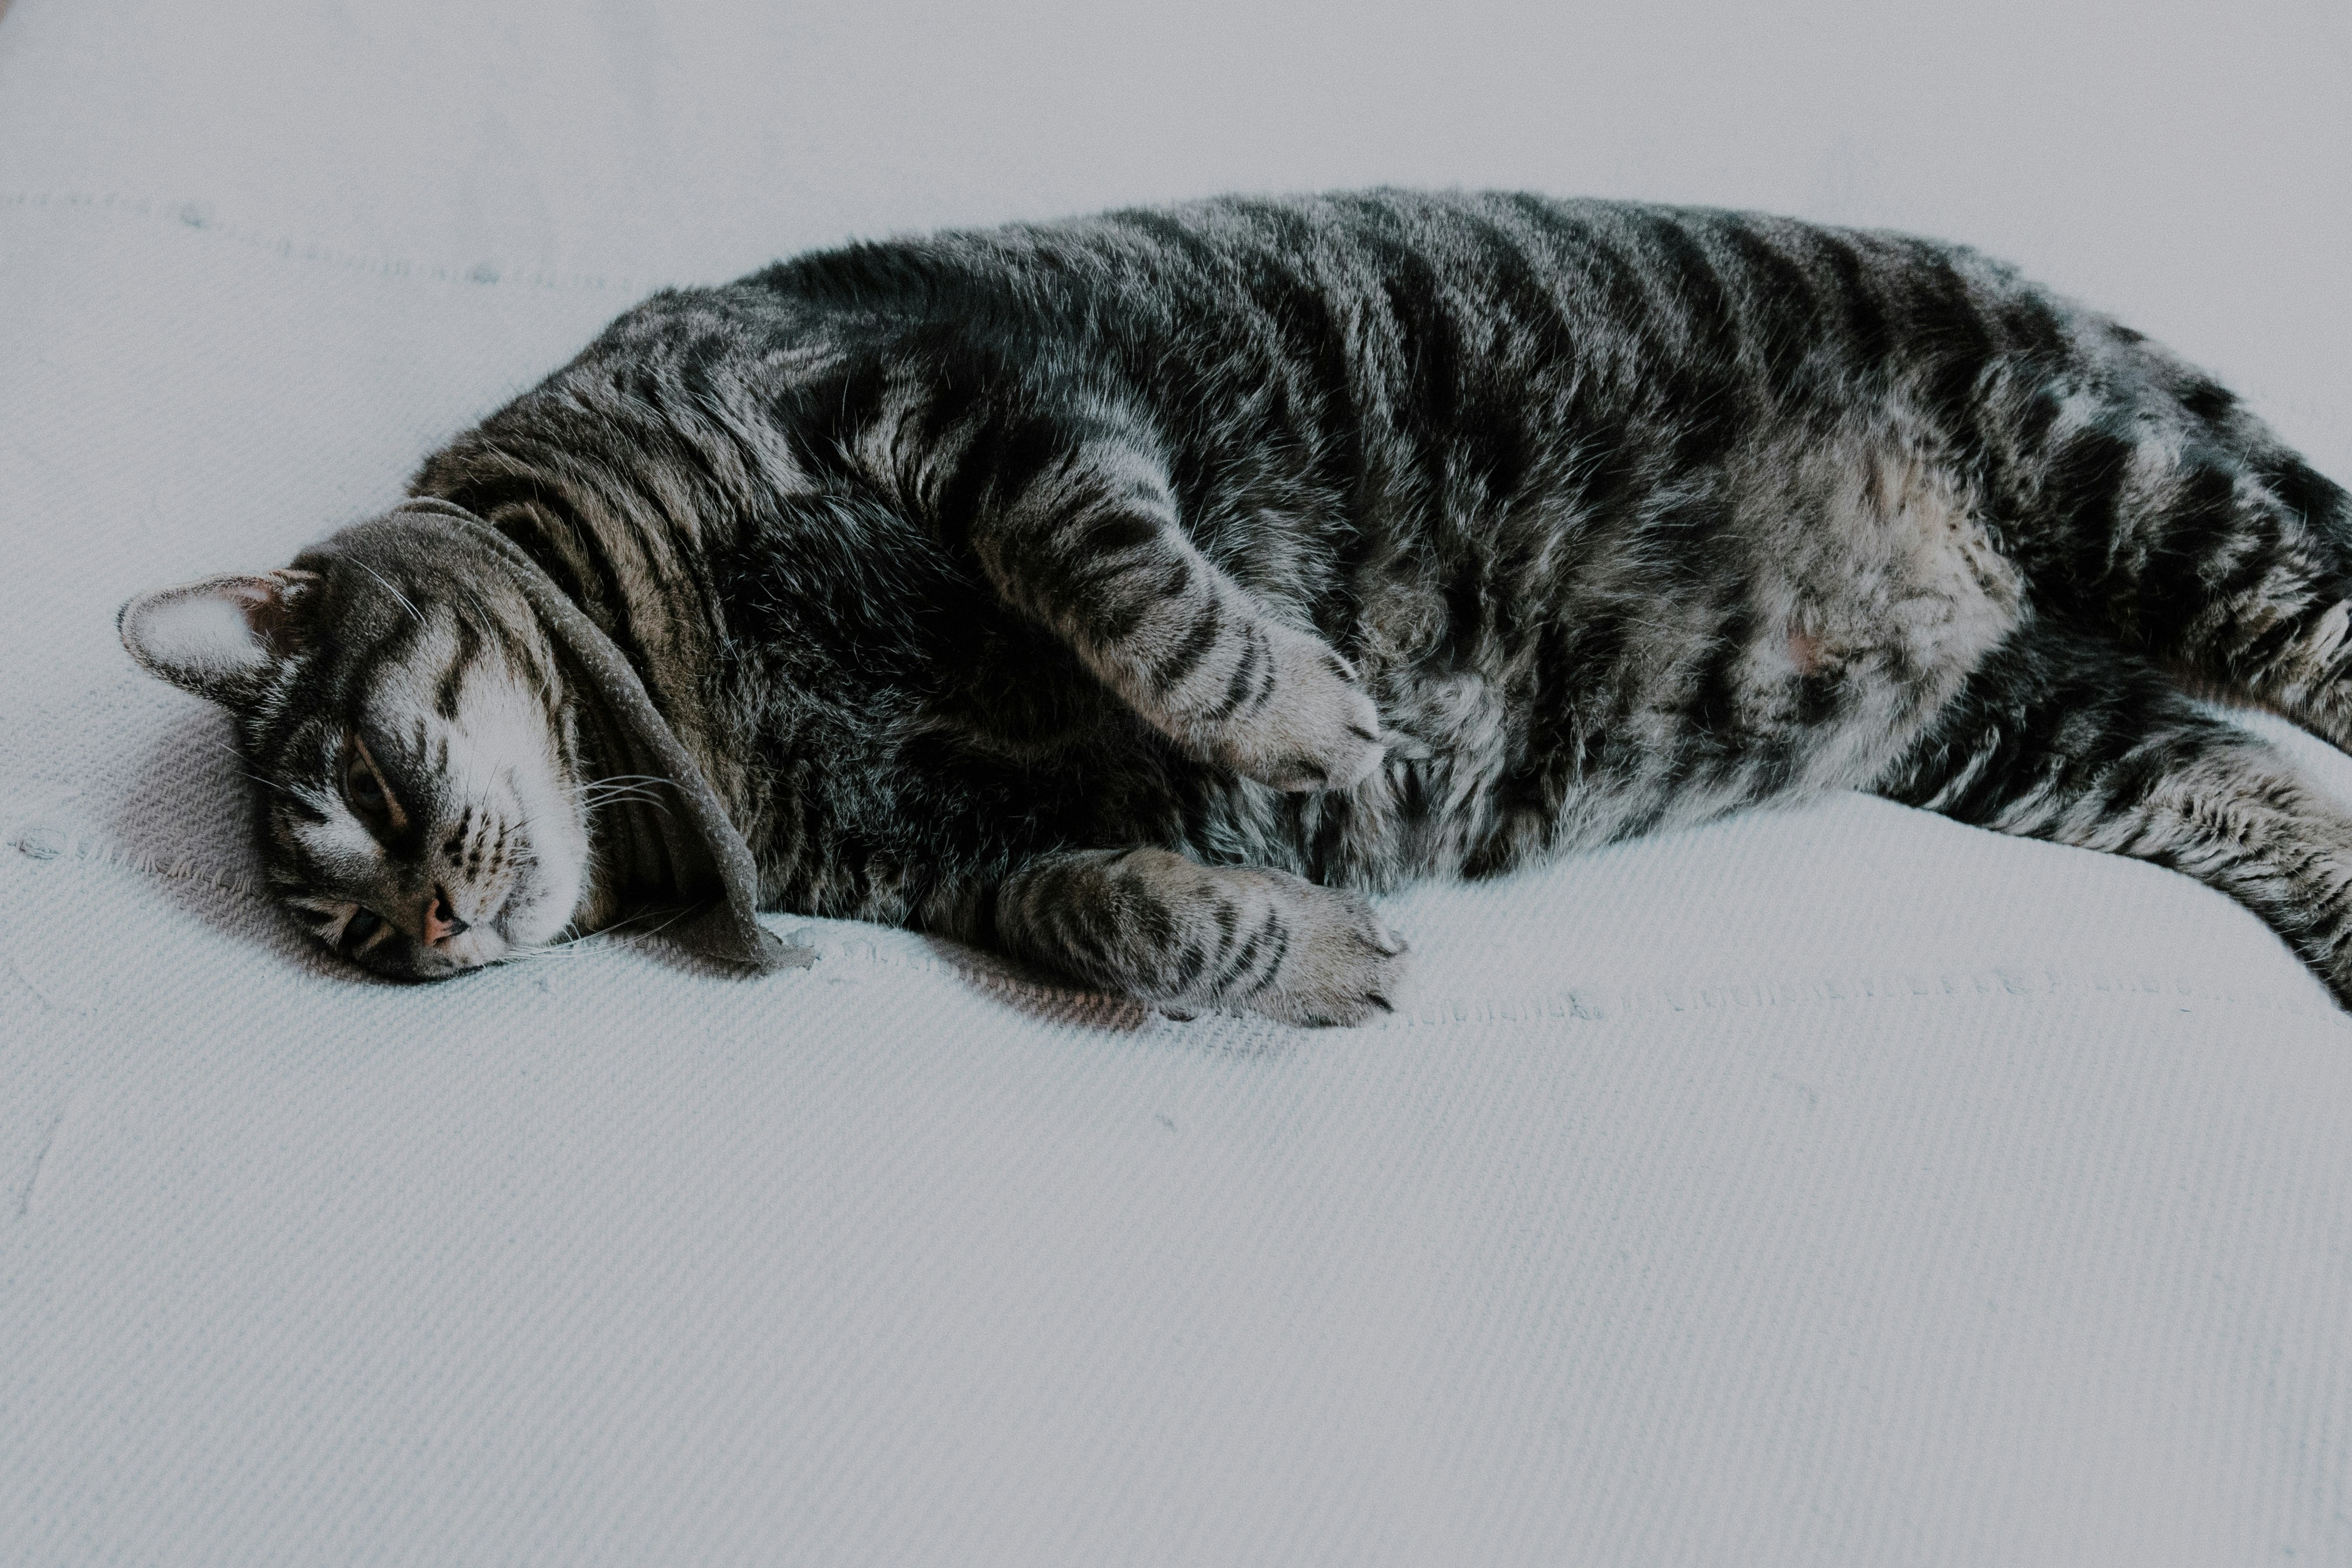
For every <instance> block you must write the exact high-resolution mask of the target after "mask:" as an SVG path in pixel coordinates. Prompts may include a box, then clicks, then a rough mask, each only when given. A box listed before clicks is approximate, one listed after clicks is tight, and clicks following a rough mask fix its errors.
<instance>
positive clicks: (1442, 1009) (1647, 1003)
mask: <svg viewBox="0 0 2352 1568" xmlns="http://www.w3.org/2000/svg"><path fill="white" fill-rule="evenodd" d="M7 843H8V845H9V846H10V847H13V848H15V849H16V850H17V851H18V852H19V853H21V854H23V855H25V856H26V858H30V859H34V860H37V861H50V860H61V859H62V860H71V861H73V862H74V863H76V864H78V865H85V866H98V867H103V868H108V869H112V870H125V871H135V872H140V873H143V874H145V875H149V876H157V877H165V878H170V879H175V880H182V881H189V882H193V883H195V884H196V885H198V886H201V887H207V888H213V889H218V890H219V891H222V892H226V893H229V894H232V895H234V896H236V897H238V898H244V899H250V900H254V901H256V902H261V903H267V902H268V901H269V900H268V894H267V893H265V892H263V891H262V890H260V889H257V888H256V887H254V886H253V885H252V883H251V882H249V881H248V880H247V879H244V878H242V877H238V876H235V875H232V874H230V873H227V872H219V871H210V870H206V869H205V868H201V867H199V866H197V865H196V864H195V861H194V858H193V857H189V856H181V857H179V858H176V859H165V858H163V857H160V856H151V855H141V854H137V853H135V852H132V851H129V850H126V849H123V848H121V847H117V846H113V845H110V844H108V843H106V842H105V841H103V840H101V839H100V838H97V837H91V836H88V835H72V834H68V833H65V832H63V831H62V830H60V829H58V828H53V827H34V828H27V829H24V830H21V831H19V832H17V833H16V835H14V836H13V837H10V838H9V839H8V840H7ZM780 934H781V935H782V937H783V939H784V940H785V941H786V942H799V943H803V944H805V945H807V946H809V947H812V948H814V949H815V950H816V952H817V953H818V954H819V957H820V960H821V961H832V962H834V963H845V962H855V963H859V964H863V965H866V966H867V967H869V968H875V969H886V970H895V971H898V972H899V973H908V974H927V975H931V976H934V977H944V978H948V979H952V980H956V981H960V982H961V983H963V984H970V985H974V986H977V987H980V988H981V989H982V990H986V991H991V992H994V993H997V994H1001V995H1003V996H1005V997H1007V998H1010V999H1014V1000H1018V1001H1021V1002H1024V1003H1028V1004H1030V1005H1034V1006H1038V1007H1042V1008H1050V1009H1052V1010H1054V1011H1055V1012H1056V1013H1061V1014H1066V1015H1071V1016H1069V1017H1067V1018H1066V1020H1065V1021H1067V1022H1097V1023H1101V1024H1104V1025H1109V1026H1123V1027H1127V1028H1135V1027H1138V1026H1142V1025H1145V1024H1148V1023H1150V1022H1152V1021H1153V1020H1154V1019H1155V1018H1156V1017H1157V1015H1156V1014H1154V1013H1153V1012H1152V1011H1151V1010H1150V1009H1149V1008H1147V1007H1145V1006H1143V1005H1141V1004H1139V1003H1135V1002H1130V1001H1127V1000H1124V999H1122V998H1119V997H1114V996H1106V995H1104V994H1101V993H1099V992H1094V991H1085V990H1079V989H1076V988H1074V987H1070V986H1064V985H1055V984H1051V983H1048V982H1042V981H1034V980H1026V979H1024V978H1022V977H1021V976H1019V975H1017V974H1012V973H1006V972H1004V971H1003V970H1002V969H999V968H997V967H995V966H993V965H992V964H989V963H985V962H982V963H970V962H964V961H961V960H959V959H956V958H954V957H951V956H949V955H947V954H943V953H940V954H927V953H919V952H905V951H894V950H893V949H892V948H890V947H886V946H885V945H884V944H883V943H882V942H877V941H874V940H870V939H866V938H862V937H840V938H834V939H831V940H827V939H825V938H824V937H822V936H820V935H819V934H818V933H817V932H816V931H814V930H813V929H812V928H809V927H806V926H803V927H801V928H799V929H798V930H791V929H787V930H785V931H782V932H781V933H780ZM909 934H910V935H911V934H913V933H909ZM916 940H921V939H920V938H919V936H918V937H916ZM582 941H583V952H593V951H594V950H595V948H596V947H598V946H604V945H608V944H606V943H604V942H601V941H600V939H599V938H598V937H597V936H590V937H586V938H583V939H582ZM629 941H630V938H628V937H627V936H626V935H623V936H620V937H616V938H614V940H613V941H612V942H611V943H609V945H612V946H621V945H625V943H626V942H629ZM591 944H593V945H591ZM814 973H817V974H819V975H820V976H822V975H824V973H825V970H824V966H823V963H820V966H819V968H818V969H817V970H816V971H815V972H814ZM1921 996H1995V997H2008V998H2011V999H2013V1000H2019V1001H2038V1000H2061V999H2074V998H2088V997H2094V996H2104V997H2107V998H2110V999H2114V1000H2140V999H2147V998H2162V999H2167V1000H2170V1001H2173V1002H2174V1003H2176V1004H2177V1005H2183V1006H2205V1007H2215V1006H2219V1007H2228V1008H2232V1009H2237V1010H2242V1011H2245V1012H2250V1013H2259V1014H2267V1015H2272V1016H2283V1017H2290V1018H2297V1019H2304V1020H2309V1021H2315V1022H2320V1021H2324V1022H2327V1023H2330V1024H2332V1025H2333V1026H2336V1027H2337V1028H2340V1029H2345V1030H2347V1031H2352V1015H2347V1014H2346V1013H2345V1012H2343V1011H2342V1010H2340V1009H2338V1008H2336V1007H2333V1006H2328V1005H2320V1004H2314V1003H2309V1002H2304V1001H2300V1000H2292V999H2289V998H2287V997H2284V996H2278V995H2275V994H2262V993H2254V994H2243V993H2238V992H2232V991H2221V990H2217V989H2214V988H2212V987H2210V986H2202V985H2193V984H2189V983H2188V982H2186V981H2180V980H2164V979H2160V978H2158V977H2157V976H2154V975H2150V974H2145V973H2141V974H2120V973H2107V974H2077V975H2062V974H2060V973H2058V972H2057V971H2056V970H2054V969H2040V970H2032V969H2023V968H2014V967H1999V966H1997V967H1993V968H1988V969H1972V970H1958V971H1893V972H1886V973H1876V974H1864V975H1822V974H1812V975H1786V974H1784V975H1779V976H1771V977H1766V978H1759V979H1752V980H1734V981H1723V982H1717V983H1715V984H1688V985H1672V984H1669V985H1649V986H1616V987H1611V986H1605V985H1595V986H1569V987H1566V988H1562V989H1557V990H1549V991H1546V990H1540V989H1538V990H1529V991H1525V992H1521V993H1517V994H1512V995H1505V996H1492V995H1490V996H1484V997H1476V998H1468V997H1458V996H1456V997H1424V998H1422V999H1421V1000H1419V1001H1418V1002H1415V1003H1414V1004H1413V1005H1411V1006H1409V1007H1408V1008H1406V1009H1405V1010H1404V1011H1402V1012H1400V1013H1398V1014H1396V1015H1395V1016H1392V1017H1387V1018H1379V1019H1374V1020H1373V1021H1372V1022H1370V1023H1368V1024H1365V1025H1362V1026H1360V1029H1362V1030H1365V1031H1370V1032H1373V1033H1392V1032H1395V1031H1398V1030H1404V1029H1417V1028H1430V1027H1439V1026H1447V1025H1463V1024H1523V1025H1525V1024H1540V1023H1547V1022H1559V1023H1564V1022H1569V1021H1571V1020H1573V1021H1577V1022H1583V1023H1612V1022H1622V1021H1625V1020H1630V1019H1636V1018H1654V1017H1664V1016H1674V1015H1688V1016H1694V1017H1696V1016H1705V1015H1710V1014H1719V1013H1726V1012H1732V1013H1737V1012H1760V1011H1762V1010H1763V1009H1765V1008H1767V1007H1785V1006H1803V1005H1822V1004H1827V1003H1838V1002H1892V1001H1903V1000H1907V999H1910V998H1916V997H1921ZM1201 1023H1202V1025H1203V1026H1209V1027H1211V1028H1214V1027H1215V1026H1218V1025H1226V1026H1231V1025H1236V1024H1238V1025H1244V1026H1251V1027H1252V1028H1253V1030H1254V1031H1255V1029H1256V1028H1258V1027H1264V1028H1268V1029H1274V1030H1277V1031H1279V1030H1281V1029H1282V1028H1283V1026H1281V1025H1279V1024H1276V1023H1275V1022H1273V1021H1272V1020H1270V1019H1263V1018H1258V1017H1255V1016H1253V1015H1246V1014H1231V1015H1227V1014H1204V1015H1202V1018H1201Z"/></svg>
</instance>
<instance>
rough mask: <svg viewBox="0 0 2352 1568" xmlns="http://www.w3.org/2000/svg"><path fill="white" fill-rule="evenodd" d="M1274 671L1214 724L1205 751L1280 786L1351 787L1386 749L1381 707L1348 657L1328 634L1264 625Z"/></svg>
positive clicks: (1376, 764)
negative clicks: (1254, 694)
mask: <svg viewBox="0 0 2352 1568" xmlns="http://www.w3.org/2000/svg"><path fill="white" fill-rule="evenodd" d="M1265 637H1266V647H1265V657H1267V658H1269V659H1270V661H1271V667H1272V677H1271V679H1270V681H1269V682H1268V683H1267V685H1266V686H1265V687H1264V688H1262V696H1260V697H1258V698H1257V700H1254V701H1252V702H1251V703H1249V704H1248V705H1247V706H1246V707H1244V709H1243V710H1241V711H1239V712H1236V713H1235V714H1234V716H1233V717H1231V718H1230V719H1227V720H1225V721H1223V722H1221V723H1218V724H1216V725H1214V726H1213V727H1212V728H1210V729H1209V731H1208V733H1207V735H1206V736H1205V737H1204V739H1205V741H1206V750H1207V751H1208V752H1209V754H1210V756H1211V757H1212V758H1213V759H1214V760H1215V761H1217V762H1220V763H1223V764H1224V765H1225V766H1227V767H1229V768H1231V769H1233V770H1234V772H1235V773H1240V774H1241V775H1242V776H1243V777H1244V778H1252V779H1255V780H1257V781H1258V782H1259V783H1260V784H1272V785H1273V786H1274V787H1275V788H1276V789H1280V790H1292V791H1306V790H1331V789H1352V788H1354V787H1355V786H1356V785H1357V784H1361V783H1363V782H1364V780H1365V779H1367V778H1369V777H1370V776H1371V773H1372V770H1373V769H1375V768H1377V767H1379V766H1380V764H1381V757H1382V756H1383V755H1384V754H1385V753H1386V748H1385V746H1384V745H1383V744H1382V742H1381V713H1380V709H1379V708H1378V707H1377V706H1375V705H1374V703H1373V701H1372V699H1371V697H1370V694H1369V693H1368V692H1366V691H1365V690H1364V689H1363V688H1362V687H1361V686H1360V685H1359V684H1358V683H1357V680H1356V672H1355V670H1354V669H1353V668H1350V667H1349V664H1348V661H1347V660H1346V659H1343V658H1340V657H1339V655H1338V654H1336V653H1334V652H1332V651H1331V649H1330V648H1329V647H1327V646H1325V644H1324V643H1323V642H1322V641H1321V639H1319V638H1317V637H1308V636H1307V635H1306V634H1304V633H1302V632H1296V631H1292V630H1291V629H1290V628H1289V627H1287V626H1278V625H1269V626H1266V627H1265Z"/></svg>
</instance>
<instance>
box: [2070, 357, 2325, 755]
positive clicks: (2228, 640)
mask: <svg viewBox="0 0 2352 1568" xmlns="http://www.w3.org/2000/svg"><path fill="white" fill-rule="evenodd" d="M2143 359H2144V361H2145V365H2146V374H2147V385H2145V386H2144V387H2143V388H2142V389H2141V390H2140V392H2139V394H2138V395H2137V397H2136V398H2135V399H2134V400H2133V401H2132V402H2131V403H2130V404H2129V405H2127V406H2120V407H2117V408H2116V409H2113V410H2111V411H2110V412H2108V413H2107V414H2106V415H2105V416H2099V417H2095V418H2090V419H2087V420H2085V421H2084V422H2083V423H2081V424H2078V425H2070V424H2069V423H2068V422H2067V421H2066V420H2065V419H2063V418H2062V419H2061V420H2060V421H2059V423H2058V426H2057V428H2056V429H2055V430H2054V431H2053V435H2052V436H2051V437H2050V438H2049V439H2048V441H2047V442H2046V444H2045V445H2044V447H2043V448H2042V451H2041V452H2040V453H2039V454H2038V455H2037V456H2038V458H2039V460H2038V461H2037V462H2036V463H2033V464H2032V465H2029V467H2028V470H2027V471H2028V473H2029V474H2030V475H2031V477H2032V483H2033V489H2032V494H2031V498H2030V500H2031V504H2032V506H2033V507H2034V508H2035V509H2036V510H2040V511H2042V512H2043V513H2045V514H2046V515H2050V516H2052V517H2053V520H2055V521H2058V523H2059V525H2060V526H2061V527H2062V528H2063V529H2065V530H2066V531H2068V532H2069V533H2070V534H2071V536H2072V537H2071V542H2070V543H2071V548H2070V551H2069V552H2068V555H2067V557H2066V558H2065V559H2063V561H2061V562H2059V563H2055V564H2056V567H2057V569H2056V570H2055V571H2052V572H2047V573H2044V574H2042V575H2043V576H2044V578H2045V584H2046V585H2049V586H2052V587H2054V588H2055V590H2056V591H2055V593H2054V594H2053V602H2059V603H2067V604H2070V605H2080V607H2081V608H2083V609H2084V610H2087V611H2090V612H2092V613H2093V614H2095V615H2098V616H2102V617H2103V618H2105V620H2106V621H2107V622H2108V623H2109V624H2111V625H2113V626H2115V627H2116V630H2117V631H2118V632H2119V633H2121V634H2122V635H2123V636H2124V637H2126V640H2128V641H2129V642H2131V643H2132V644H2133V646H2135V647H2139V648H2141V649H2143V650H2145V651H2147V652H2148V653H2150V654H2152V655H2154V656H2155V657H2156V658H2158V659H2160V660H2163V661H2165V662H2168V663H2170V664H2173V665H2176V666H2179V667H2182V668H2185V669H2186V670H2187V671H2189V672H2190V673H2191V674H2192V675H2193V676H2194V677H2196V678H2197V679H2201V680H2204V681H2207V682H2210V683H2212V684H2213V685H2215V686H2218V687H2220V688H2222V689H2226V690H2229V691H2231V692H2234V693H2237V694H2239V695H2241V696H2242V697H2248V698H2252V699H2253V700H2258V701H2261V702H2263V703H2266V704H2268V705H2270V706H2273V707H2275V708H2277V709H2279V710H2282V711H2283V712H2284V713H2286V714H2287V715H2288V716H2289V717H2291V718H2294V719H2295V720H2297V721H2300V722H2302V723H2304V724H2305V725H2307V726H2309V727H2310V728H2311V729H2313V730H2315V731H2317V732H2318V733H2320V734H2321V735H2323V736H2325V737H2326V739H2328V740H2330V741H2332V742H2335V743H2336V744H2337V745H2339V746H2352V681H2347V679H2346V677H2347V674H2352V496H2347V493H2346V491H2345V489H2344V488H2343V487H2342V486H2340V485H2338V484H2336V483H2335V482H2334V481H2332V480H2330V479H2327V478H2326V477H2325V476H2324V475H2322V474H2320V473H2319V472H2318V471H2317V470H2315V468H2312V467H2311V465H2310V464H2309V463H2307V462H2305V460H2304V459H2303V458H2301V457H2299V456H2297V455H2296V454H2295V453H2294V452H2293V451H2292V450H2290V449H2288V448H2287V447H2285V446H2284V444H2283V443H2282V442H2281V441H2280V440H2279V439H2278V437H2277V436H2276V435H2274V434H2273V432H2272V431H2271V430H2270V429H2269V428H2268V427H2267V426H2264V425H2263V423H2262V421H2260V420H2259V419H2256V418H2255V417H2254V416H2252V415H2251V414H2249V413H2247V412H2246V411H2245V410H2244V409H2243V408H2242V406H2240V405H2238V404H2237V402H2236V400H2235V399H2234V398H2232V397H2231V395H2230V394H2228V393H2227V392H2224V391H2223V390H2222V389H2221V387H2219V386H2217V385H2215V384H2213V383H2212V382H2210V381H2209V380H2207V379H2205V378H2204V377H2202V376H2201V375H2199V374H2196V373H2195V372H2193V371H2190V370H2189V369H2188V368H2187V367H2186V366H2183V365H2181V364H2179V363H2177V362H2176V361H2174V360H2172V359H2171V358H2170V356H2168V355H2164V354H2161V353H2158V352H2157V351H2155V350H2154V349H2152V348H2150V349H2147V350H2146V351H2144V353H2143Z"/></svg>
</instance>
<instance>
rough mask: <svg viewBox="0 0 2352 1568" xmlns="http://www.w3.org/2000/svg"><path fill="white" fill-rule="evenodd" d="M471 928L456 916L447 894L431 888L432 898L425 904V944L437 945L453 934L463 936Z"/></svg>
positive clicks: (429, 945)
mask: <svg viewBox="0 0 2352 1568" xmlns="http://www.w3.org/2000/svg"><path fill="white" fill-rule="evenodd" d="M471 929H472V928H471V927H469V926H468V925H467V923H466V922H465V921H461V920H459V919H458V918H457V910H454V909H452V908H450V907H449V895H448V894H446V893H445V892H443V891H442V890H441V889H438V888H436V889H433V896H432V898H430V899H428V900H425V946H427V947H437V946H439V945H440V944H441V943H442V942H446V941H447V940H448V939H449V938H451V937H453V936H463V935H465V934H466V932H467V931H469V930H471Z"/></svg>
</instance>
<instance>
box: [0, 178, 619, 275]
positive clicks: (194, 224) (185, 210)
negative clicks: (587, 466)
mask: <svg viewBox="0 0 2352 1568" xmlns="http://www.w3.org/2000/svg"><path fill="white" fill-rule="evenodd" d="M0 207H17V208H26V209H30V210H33V211H36V212H90V213H117V214H121V215H122V216H129V217H142V218H149V219H156V220H161V221H163V222H165V223H169V224H172V225H173V226H176V227H178V228H179V229H181V230H183V231H184V232H186V233H190V234H202V235H203V236H205V237H206V238H207V239H225V240H227V241H229V242H231V243H232V244H236V245H241V246H244V247H246V248H247V249H249V250H258V251H262V252H265V253H266V254H268V255H270V256H275V257H277V258H278V259H279V260H281V261H306V262H311V263H314V264H316V265H319V266H323V267H334V268H341V269H342V270H343V271H346V272H366V273H371V274H373V275H374V276H376V277H378V278H415V279H425V280H428V281H431V282H436V283H475V284H495V283H504V284H506V285H507V286H509V287H514V286H517V285H520V286H522V287H525V288H530V289H595V290H599V291H602V290H607V289H610V290H615V291H619V292H625V293H629V294H641V293H644V292H645V291H646V287H647V285H646V284H643V283H640V282H639V281H637V280H636V279H630V278H623V277H606V276H604V275H603V274H601V273H590V272H567V273H555V272H545V271H539V272H515V273H513V274H509V273H507V272H505V271H504V270H502V269H501V268H499V267H498V266H496V265H495V264H493V263H491V262H488V261H480V262H476V263H474V264H473V265H471V266H457V267H446V266H436V265H435V264H433V263H431V262H421V261H410V260H407V259H405V258H398V257H383V256H362V255H359V254H356V253H354V252H352V251H347V250H336V249H334V248H332V247H329V246H323V245H305V244H301V243H299V242H297V241H295V240H293V239H289V238H272V237H269V236H268V235H266V234H262V233H259V232H257V231H255V230H251V229H243V228H239V227H237V226H236V225H234V224H223V223H221V222H220V221H219V220H218V218H217V217H215V215H214V211H213V207H212V205H211V204H210V203H208V202H203V201H185V202H171V201H161V202H159V201H156V200H154V199H152V197H147V196H126V195H121V194H119V193H113V192H109V193H104V194H100V193H98V192H92V191H5V192H0Z"/></svg>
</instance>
